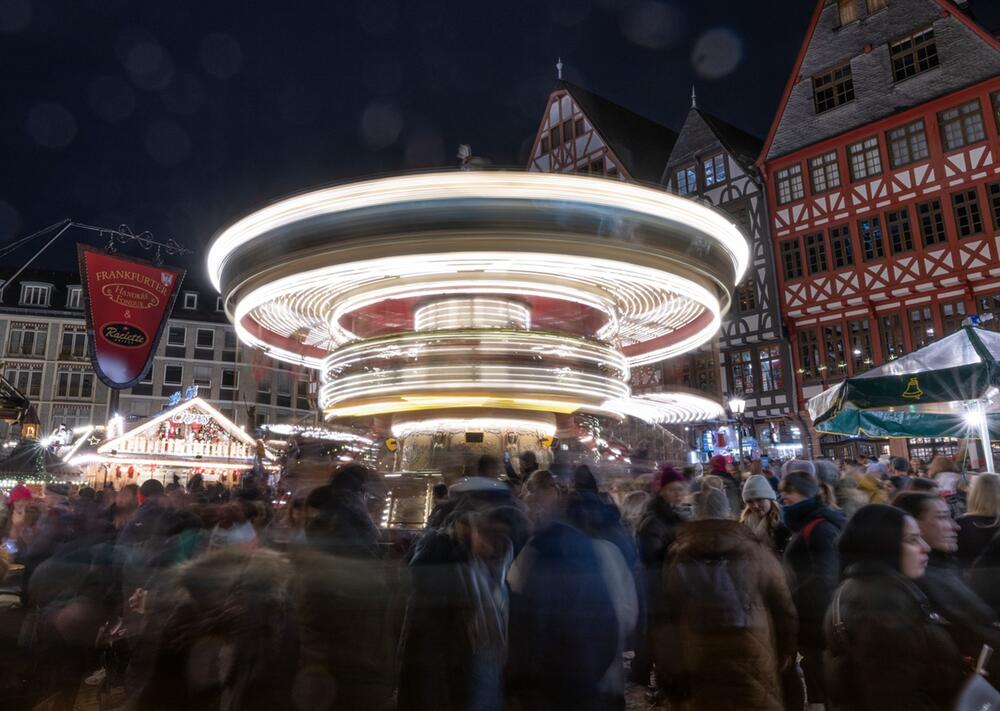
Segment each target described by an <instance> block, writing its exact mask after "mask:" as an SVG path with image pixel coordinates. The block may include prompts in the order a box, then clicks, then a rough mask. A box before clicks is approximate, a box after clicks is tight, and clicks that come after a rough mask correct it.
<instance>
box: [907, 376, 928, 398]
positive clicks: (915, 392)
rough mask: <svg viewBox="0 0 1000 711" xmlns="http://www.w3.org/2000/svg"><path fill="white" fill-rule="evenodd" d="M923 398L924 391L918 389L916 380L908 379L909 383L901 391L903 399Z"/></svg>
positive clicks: (918, 384) (918, 385)
mask: <svg viewBox="0 0 1000 711" xmlns="http://www.w3.org/2000/svg"><path fill="white" fill-rule="evenodd" d="M923 396H924V391H923V390H921V389H920V383H919V382H917V379H916V378H910V381H909V382H908V383H907V384H906V390H904V391H903V397H905V398H911V399H913V400H919V399H920V398H922V397H923Z"/></svg>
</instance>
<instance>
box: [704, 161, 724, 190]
mask: <svg viewBox="0 0 1000 711" xmlns="http://www.w3.org/2000/svg"><path fill="white" fill-rule="evenodd" d="M703 167H704V169H705V187H708V186H709V185H718V184H719V183H724V182H726V157H725V156H724V155H723V154H721V153H720V154H719V155H717V156H714V157H712V158H709V159H708V160H706V161H705V162H704V164H703Z"/></svg>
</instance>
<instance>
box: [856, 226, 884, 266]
mask: <svg viewBox="0 0 1000 711" xmlns="http://www.w3.org/2000/svg"><path fill="white" fill-rule="evenodd" d="M858 236H859V237H860V238H861V256H862V258H863V259H864V260H865V261H866V262H870V261H872V260H873V259H882V257H884V256H885V247H884V246H883V244H882V223H881V222H879V219H878V215H872V216H871V217H868V218H865V219H863V220H858Z"/></svg>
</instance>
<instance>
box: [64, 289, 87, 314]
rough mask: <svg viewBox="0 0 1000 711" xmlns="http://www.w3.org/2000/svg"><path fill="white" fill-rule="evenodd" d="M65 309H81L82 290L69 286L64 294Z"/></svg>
mask: <svg viewBox="0 0 1000 711" xmlns="http://www.w3.org/2000/svg"><path fill="white" fill-rule="evenodd" d="M66 308H67V309H79V308H83V289H82V288H80V287H79V286H71V287H70V288H69V291H67V292H66Z"/></svg>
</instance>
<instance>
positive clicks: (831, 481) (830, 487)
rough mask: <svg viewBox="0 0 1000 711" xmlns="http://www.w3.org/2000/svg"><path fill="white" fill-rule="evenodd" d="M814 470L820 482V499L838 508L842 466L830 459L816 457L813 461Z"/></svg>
mask: <svg viewBox="0 0 1000 711" xmlns="http://www.w3.org/2000/svg"><path fill="white" fill-rule="evenodd" d="M813 471H814V473H815V475H816V481H817V482H819V500H820V501H821V502H822V503H824V504H826V505H827V506H829V507H831V508H837V484H838V482H839V481H840V467H838V466H837V464H836V463H834V462H832V461H830V460H829V459H816V460H814V461H813Z"/></svg>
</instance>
